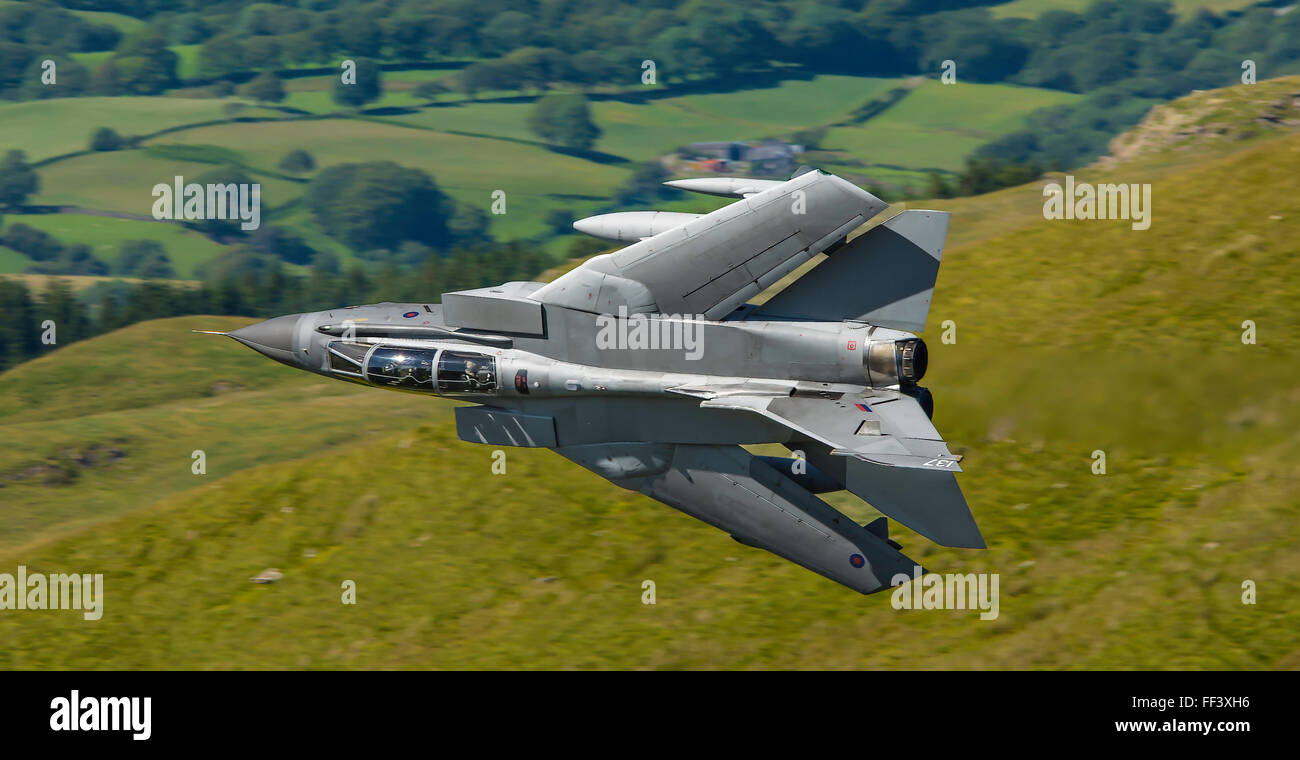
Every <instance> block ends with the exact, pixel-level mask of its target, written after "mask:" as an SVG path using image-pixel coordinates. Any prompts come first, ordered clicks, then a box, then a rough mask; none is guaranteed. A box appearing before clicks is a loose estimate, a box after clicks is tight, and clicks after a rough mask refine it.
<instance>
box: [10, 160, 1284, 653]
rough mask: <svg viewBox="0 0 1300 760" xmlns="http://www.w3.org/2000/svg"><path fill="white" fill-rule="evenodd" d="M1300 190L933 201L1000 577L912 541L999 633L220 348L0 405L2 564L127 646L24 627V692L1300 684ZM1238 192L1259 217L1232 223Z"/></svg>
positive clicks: (112, 346)
mask: <svg viewBox="0 0 1300 760" xmlns="http://www.w3.org/2000/svg"><path fill="white" fill-rule="evenodd" d="M204 142H209V143H210V142H211V140H205V141H204ZM1298 163H1300V136H1297V135H1291V136H1281V137H1276V136H1275V137H1271V138H1260V139H1258V140H1255V141H1254V142H1251V141H1243V142H1241V143H1234V144H1232V145H1223V146H1220V147H1219V150H1218V151H1217V152H1214V151H1212V152H1207V153H1196V152H1187V151H1182V152H1177V151H1176V152H1175V153H1174V154H1172V157H1162V156H1155V155H1152V156H1146V157H1144V158H1143V159H1142V160H1141V161H1138V162H1137V163H1131V164H1119V165H1116V166H1113V167H1110V168H1107V169H1100V168H1094V169H1088V170H1080V171H1078V172H1076V174H1077V175H1078V178H1079V180H1080V181H1093V182H1099V181H1123V182H1148V181H1149V182H1152V183H1153V198H1154V209H1155V212H1154V213H1155V215H1154V221H1153V224H1152V226H1151V228H1150V229H1149V230H1146V231H1133V230H1132V229H1130V227H1129V225H1128V224H1127V223H1126V222H1123V221H1093V222H1083V221H1074V222H1068V221H1047V220H1044V219H1043V218H1042V214H1041V208H1042V196H1041V192H1040V191H1039V186H1038V185H1037V184H1034V185H1030V186H1026V187H1024V188H1016V189H1014V190H1008V191H1003V192H1002V193H997V194H993V195H990V196H982V197H976V198H966V199H959V200H954V201H944V202H942V203H938V204H933V205H936V206H941V207H944V208H948V209H950V210H952V211H953V219H952V230H953V235H952V237H951V239H950V240H951V242H950V245H949V247H948V249H947V250H946V251H945V255H944V266H943V270H942V273H941V277H940V281H939V285H938V289H937V290H936V294H935V301H934V304H933V307H932V310H931V313H930V331H929V332H928V333H927V334H926V336H927V338H928V340H929V343H930V348H931V362H930V367H931V369H930V373H929V375H928V376H927V378H926V384H927V385H928V386H930V387H931V388H932V389H933V390H934V393H935V396H936V416H935V421H936V424H937V425H938V426H939V428H940V429H941V430H942V431H943V432H944V434H945V437H946V438H947V439H948V440H949V441H951V442H952V444H953V446H954V450H956V451H959V452H961V453H964V454H965V455H966V461H965V462H964V463H963V466H964V468H965V470H966V471H965V472H964V473H963V474H962V475H961V476H960V477H961V483H962V487H963V489H964V491H965V493H966V495H967V498H968V500H969V501H970V503H971V505H972V509H973V511H974V513H975V516H976V518H977V519H978V521H979V523H980V526H981V528H982V529H983V532H984V535H985V536H986V538H987V539H988V541H989V546H990V548H989V550H988V551H967V550H955V549H944V548H941V547H937V546H935V545H933V544H930V543H929V542H927V541H925V540H924V539H921V538H920V537H918V536H916V535H915V534H913V533H911V532H910V531H907V530H905V529H902V528H897V529H896V530H895V537H896V538H897V540H899V541H900V542H901V543H902V544H903V547H904V551H905V552H907V553H908V554H909V556H912V557H914V558H916V559H917V560H918V561H921V562H924V563H925V565H926V566H927V567H929V568H930V569H932V570H934V571H937V572H996V573H999V574H1000V575H1001V602H1000V616H999V617H998V619H997V620H996V621H993V622H981V621H979V620H978V619H977V618H976V617H975V615H974V613H970V612H959V611H949V612H924V611H913V612H904V611H896V610H894V609H892V608H891V607H890V604H889V597H888V595H876V596H872V597H865V598H864V597H861V596H858V595H857V594H854V593H853V592H851V591H848V590H846V589H843V588H841V587H839V586H837V585H836V584H834V583H831V582H829V581H826V580H824V579H822V578H820V577H818V576H816V575H814V574H812V573H809V572H808V571H805V570H803V569H801V568H799V567H796V566H794V565H791V564H789V563H787V562H785V561H783V560H780V559H777V558H775V557H773V556H771V555H768V554H766V553H764V552H762V551H758V550H753V549H748V548H745V547H743V546H740V545H738V544H736V543H735V542H734V541H732V540H730V539H729V538H728V537H727V536H726V535H725V534H723V533H721V532H718V531H716V530H714V529H713V528H710V527H707V526H705V525H703V524H700V523H698V522H696V521H694V520H691V519H690V518H688V517H686V516H684V515H682V514H679V513H677V512H675V511H673V510H671V509H669V508H668V507H665V506H663V505H661V504H658V503H657V502H653V501H651V500H649V499H648V498H645V497H642V496H640V495H635V494H631V493H629V492H626V491H622V490H620V489H617V488H615V487H614V486H612V485H610V484H608V483H606V482H605V481H603V480H601V479H599V478H598V477H596V476H595V475H592V474H591V473H588V472H586V471H585V470H582V469H580V468H578V467H577V466H575V465H572V464H570V463H568V462H566V461H564V460H562V459H560V458H559V457H557V456H555V455H553V454H550V453H549V452H546V451H543V450H523V449H509V450H507V463H508V470H507V474H506V475H503V476H492V475H491V474H490V471H491V470H490V468H491V464H492V458H491V452H492V449H491V448H489V447H483V446H473V445H470V444H465V443H462V442H460V441H458V440H457V439H456V437H455V433H454V427H453V425H452V423H451V421H450V418H449V413H450V405H449V404H448V403H447V402H443V401H437V400H432V399H425V398H417V397H412V396H405V395H401V394H393V393H386V392H384V391H379V390H374V389H366V388H355V387H352V386H348V385H345V384H342V383H338V382H333V381H328V380H324V379H321V378H315V377H310V376H307V375H304V374H302V373H296V372H294V371H292V370H290V369H288V368H285V367H282V366H280V365H278V364H275V363H273V362H270V361H268V360H266V359H264V358H262V357H260V356H257V355H256V354H254V353H253V352H251V351H249V350H247V349H245V348H242V347H240V346H238V345H235V344H234V343H232V342H230V341H227V340H222V339H219V338H211V337H208V336H194V335H191V334H189V333H188V332H187V331H188V329H189V328H191V327H195V326H203V327H218V328H228V327H232V326H235V325H238V324H241V323H242V322H241V321H240V320H238V319H234V318H221V317H203V318H198V317H196V318H186V319H180V320H164V321H159V322H152V323H144V324H140V325H136V326H133V327H131V328H127V329H126V330H123V331H119V332H117V333H113V334H110V335H107V336H103V337H101V338H96V339H93V340H91V341H86V342H83V343H79V344H75V345H73V346H71V347H68V348H64V349H60V350H58V351H56V352H54V353H53V354H51V355H49V356H46V357H43V358H41V359H38V360H35V361H32V362H29V363H27V364H24V365H21V366H20V367H18V368H16V369H14V370H11V371H10V372H8V373H5V374H3V375H0V410H2V411H0V428H3V429H5V430H4V434H3V435H0V441H5V442H6V443H5V444H4V445H0V484H3V487H0V499H3V501H4V503H5V504H6V506H7V507H8V508H9V510H10V514H11V515H12V517H11V520H10V521H9V522H8V523H7V524H8V525H11V526H16V527H14V528H11V532H10V533H7V534H5V535H4V536H3V537H0V547H3V548H0V567H15V566H17V565H18V564H24V565H26V566H27V567H28V568H29V569H31V570H32V571H46V572H57V571H65V572H71V571H86V572H102V573H104V574H105V586H106V602H105V608H104V609H105V612H104V618H103V619H102V620H100V621H98V622H90V621H84V620H82V619H81V617H80V616H79V615H78V614H76V613H72V612H67V613H58V612H51V613H36V612H26V613H21V614H17V613H16V614H15V615H14V617H13V618H12V619H11V620H10V621H9V624H8V625H6V626H4V627H0V667H3V668H128V669H129V668H235V669H241V668H453V669H455V668H616V667H617V668H646V669H674V668H774V667H775V668H831V669H840V668H957V669H998V668H1066V669H1129V668H1179V669H1200V668H1213V669H1238V668H1242V669H1259V668H1289V669H1294V668H1297V667H1300V648H1298V647H1297V644H1296V641H1295V637H1294V634H1293V632H1294V631H1295V630H1296V628H1297V626H1300V615H1298V614H1297V611H1296V608H1295V605H1294V600H1295V599H1296V598H1298V595H1300V581H1298V580H1297V578H1300V550H1298V549H1297V546H1300V523H1297V521H1296V515H1297V510H1298V508H1300V488H1297V486H1298V485H1300V482H1298V481H1297V476H1296V470H1295V467H1294V462H1295V461H1296V458H1297V456H1300V439H1297V438H1296V436H1295V435H1294V430H1295V429H1296V427H1297V425H1300V404H1297V403H1296V401H1297V399H1298V398H1300V386H1298V385H1297V379H1296V372H1295V368H1296V367H1297V366H1300V329H1297V328H1300V320H1298V319H1297V317H1296V313H1295V308H1294V304H1295V303H1296V301H1297V299H1300V276H1297V271H1296V269H1295V266H1294V239H1295V235H1294V230H1295V220H1297V219H1300V177H1297V175H1296V173H1295V172H1294V171H1293V170H1292V168H1291V167H1293V166H1295V165H1297V164H1298ZM1207 187H1212V188H1215V193H1216V194H1220V195H1221V196H1222V197H1227V198H1232V199H1233V202H1232V203H1228V204H1219V205H1217V206H1216V207H1215V209H1214V213H1212V214H1209V213H1205V211H1204V209H1205V206H1204V197H1205V188H1207ZM927 205H931V204H927ZM1261 283H1266V284H1267V287H1261ZM1245 319H1250V320H1253V321H1255V323H1256V324H1257V327H1258V336H1259V344H1258V345H1243V344H1242V342H1241V340H1240V335H1241V323H1242V321H1243V320H1245ZM944 320H952V321H953V322H954V323H955V325H956V331H957V332H956V342H955V343H952V344H948V343H944V342H942V341H941V340H940V339H939V336H940V332H941V329H942V328H941V325H942V323H943V321H944ZM205 339H206V340H205ZM124 357H125V359H124ZM38 380H39V381H38ZM113 449H118V450H121V451H124V452H125V454H124V455H122V456H119V457H118V458H116V459H112V460H111V461H108V462H107V463H103V462H105V460H104V456H105V454H104V452H106V451H110V450H113ZM194 449H204V450H205V451H207V454H208V472H209V474H208V475H206V476H202V478H203V479H202V480H196V479H197V478H199V477H200V476H195V475H191V474H190V472H189V467H190V458H189V457H190V452H191V451H192V450H194ZM1098 449H1100V450H1103V451H1104V452H1105V453H1106V455H1107V468H1108V469H1107V474H1105V475H1094V474H1093V473H1092V469H1091V468H1092V464H1093V459H1092V452H1093V451H1095V450H1098ZM87 459H90V460H91V463H90V464H88V465H86V464H82V462H83V461H84V460H87ZM259 459H264V460H265V461H264V463H262V464H261V465H258V464H257V463H258V460H259ZM15 475H19V476H21V477H17V478H15V477H14V476H15ZM829 496H830V500H831V501H832V502H833V503H835V504H836V505H837V506H841V507H844V508H845V509H846V510H847V511H848V512H849V513H850V514H851V515H852V516H853V517H855V518H857V519H860V520H865V519H867V518H869V517H871V516H872V515H873V514H874V513H873V511H872V510H870V508H868V507H865V506H863V505H861V504H860V503H855V502H854V500H852V499H851V498H848V497H845V495H844V494H832V495H829ZM268 567H276V568H280V569H281V570H282V571H283V572H284V574H285V576H284V579H283V580H282V581H280V582H278V583H275V584H272V585H269V586H255V585H253V584H251V583H249V580H248V579H249V578H250V577H251V576H253V575H255V574H257V573H258V572H260V571H262V570H263V569H265V568H268ZM646 579H651V580H654V581H655V582H656V584H657V596H658V604H656V605H654V606H645V605H642V604H641V603H640V599H641V582H642V581H643V580H646ZM345 580H353V581H355V582H356V584H357V599H358V604H357V605H356V606H345V605H342V604H340V584H341V583H342V582H343V581H345ZM1246 580H1250V581H1253V582H1254V583H1256V584H1257V585H1258V591H1259V593H1258V603H1257V604H1255V605H1243V604H1242V602H1241V593H1242V583H1243V581H1246ZM845 642H858V643H860V644H861V645H848V646H846V645H845ZM106 653H111V654H107V655H106Z"/></svg>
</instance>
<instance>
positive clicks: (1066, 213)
mask: <svg viewBox="0 0 1300 760" xmlns="http://www.w3.org/2000/svg"><path fill="white" fill-rule="evenodd" d="M1043 198H1045V199H1046V200H1044V201H1043V218H1044V219H1129V220H1132V225H1131V226H1132V227H1133V229H1135V230H1145V229H1149V228H1150V227H1151V185H1150V184H1149V183H1146V184H1138V183H1136V182H1135V183H1133V184H1131V185H1125V184H1122V183H1121V184H1105V183H1103V184H1099V185H1092V184H1091V183H1088V182H1075V181H1074V175H1071V174H1067V175H1066V176H1065V187H1062V186H1061V185H1060V184H1059V183H1056V182H1048V183H1047V184H1046V185H1043Z"/></svg>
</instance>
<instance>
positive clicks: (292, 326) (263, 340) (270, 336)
mask: <svg viewBox="0 0 1300 760" xmlns="http://www.w3.org/2000/svg"><path fill="white" fill-rule="evenodd" d="M301 318H302V315H301V314H288V315H285V316H283V317H274V318H272V319H268V320H266V321H265V322H257V323H254V324H251V325H249V326H248V327H241V328H239V329H238V330H234V331H232V332H230V333H227V334H228V335H230V337H232V338H234V339H235V340H237V341H239V342H240V343H243V344H244V345H245V346H248V347H249V348H251V349H253V350H254V351H257V352H258V353H260V354H262V355H264V356H269V357H271V358H272V359H275V360H276V361H278V362H284V363H285V364H289V365H294V366H296V365H297V362H296V361H295V357H294V353H293V337H294V332H295V331H296V330H297V329H298V320H300V319H301Z"/></svg>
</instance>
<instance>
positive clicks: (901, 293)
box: [747, 210, 949, 332]
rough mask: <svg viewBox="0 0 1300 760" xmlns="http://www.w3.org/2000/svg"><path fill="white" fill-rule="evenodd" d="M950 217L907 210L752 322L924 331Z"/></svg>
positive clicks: (810, 274) (767, 305) (760, 311)
mask: <svg viewBox="0 0 1300 760" xmlns="http://www.w3.org/2000/svg"><path fill="white" fill-rule="evenodd" d="M948 216H949V215H948V212H946V211H921V210H915V211H903V212H901V213H899V214H895V215H894V216H893V217H892V218H890V219H889V221H887V222H884V223H883V224H881V225H879V226H877V227H873V228H872V229H870V230H868V231H867V232H866V233H864V234H862V235H860V236H858V237H857V238H856V239H854V240H853V241H852V242H851V243H849V244H848V245H845V246H844V247H843V248H841V249H839V250H838V251H836V252H835V253H833V254H831V255H830V257H829V258H827V259H826V260H825V261H823V262H822V263H820V264H818V265H817V266H816V267H813V269H812V270H811V271H810V272H808V273H807V274H805V275H804V276H803V277H800V278H799V279H798V280H796V281H795V282H794V283H793V284H792V285H790V286H789V287H787V288H786V289H785V290H783V291H781V292H780V293H777V294H776V295H775V296H773V297H772V298H771V299H770V300H769V301H768V302H767V303H765V304H763V305H762V306H760V307H759V308H758V309H756V310H755V311H753V312H751V313H750V314H749V315H748V317H747V319H793V320H812V321H818V322H837V321H839V320H842V319H856V320H861V321H864V322H870V323H871V324H873V325H880V326H881V327H889V328H894V329H898V330H910V331H912V332H920V331H922V330H924V329H925V321H926V318H927V317H928V316H929V313H930V299H931V297H932V296H933V294H934V284H935V280H936V278H937V277H938V275H939V260H940V258H941V257H942V256H943V244H944V240H945V239H946V238H947V237H948Z"/></svg>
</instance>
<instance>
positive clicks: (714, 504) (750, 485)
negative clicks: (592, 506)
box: [555, 443, 924, 594]
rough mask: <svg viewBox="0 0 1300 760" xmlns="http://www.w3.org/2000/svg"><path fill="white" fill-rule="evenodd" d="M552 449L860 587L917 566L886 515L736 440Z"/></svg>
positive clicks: (880, 585) (875, 586) (865, 589)
mask: <svg viewBox="0 0 1300 760" xmlns="http://www.w3.org/2000/svg"><path fill="white" fill-rule="evenodd" d="M555 451H557V452H559V453H560V454H561V455H563V456H565V457H566V458H568V459H571V460H573V461H574V462H577V463H578V464H580V465H582V466H583V467H586V468H587V469H589V470H591V471H592V472H595V473H596V474H598V475H601V476H603V477H605V478H607V479H609V480H610V481H611V482H613V483H615V484H616V485H619V486H622V487H623V488H627V489H630V490H634V491H640V492H641V493H644V494H645V495H647V496H649V497H650V498H652V499H656V500H658V501H661V502H663V503H665V504H667V505H668V506H670V507H674V508H676V509H679V510H681V511H683V512H685V513H686V514H688V515H691V516H692V517H695V518H696V519H699V520H702V521H704V522H706V523H708V524H710V525H712V526H714V527H716V528H720V529H722V530H724V531H726V532H727V533H729V534H731V536H732V538H734V539H736V540H737V541H739V542H740V543H742V544H746V545H748V546H753V547H756V548H760V549H766V550H767V551H770V552H772V553H773V554H776V555H778V556H780V557H784V558H785V559H787V560H790V561H791V562H794V563H796V564H798V565H802V566H803V567H806V568H808V569H809V570H812V571H813V572H815V573H818V574H819V575H822V576H825V577H827V578H830V579H831V580H833V581H836V582H837V583H841V584H843V585H845V586H848V587H849V588H851V589H853V590H855V591H858V592H861V593H863V594H870V593H872V592H875V591H880V590H881V589H884V588H888V587H889V586H890V585H891V581H892V580H893V579H894V577H895V576H896V575H903V576H906V577H907V578H911V577H913V574H914V572H915V571H916V568H917V567H918V566H917V565H916V563H915V562H913V561H912V560H911V559H908V558H907V557H905V556H904V555H903V554H901V553H899V552H898V550H897V549H896V548H895V547H896V546H897V544H891V542H890V541H889V537H888V534H887V532H886V531H885V529H884V523H883V522H881V521H877V522H876V523H872V525H870V526H867V527H864V526H861V525H858V524H857V523H856V522H854V521H853V520H851V519H849V518H848V517H847V516H845V515H843V514H841V513H840V512H838V511H837V510H836V509H835V508H833V507H831V506H830V505H829V504H827V503H826V502H824V501H822V500H821V499H819V498H817V497H816V496H814V495H813V494H812V493H810V492H808V491H807V490H806V489H804V488H803V487H801V486H800V485H798V484H797V483H795V482H794V481H793V480H791V479H790V478H789V477H786V476H785V475H783V474H782V473H781V472H780V471H778V470H777V469H775V468H773V467H772V466H771V465H769V464H768V463H767V462H765V461H763V460H761V459H759V458H757V457H754V456H753V455H751V454H749V453H748V452H747V451H745V450H744V449H742V448H740V447H739V446H698V445H680V444H679V445H673V444H656V443H604V444H593V445H588V446H568V447H561V448H557V449H555ZM921 572H924V570H922V571H921Z"/></svg>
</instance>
